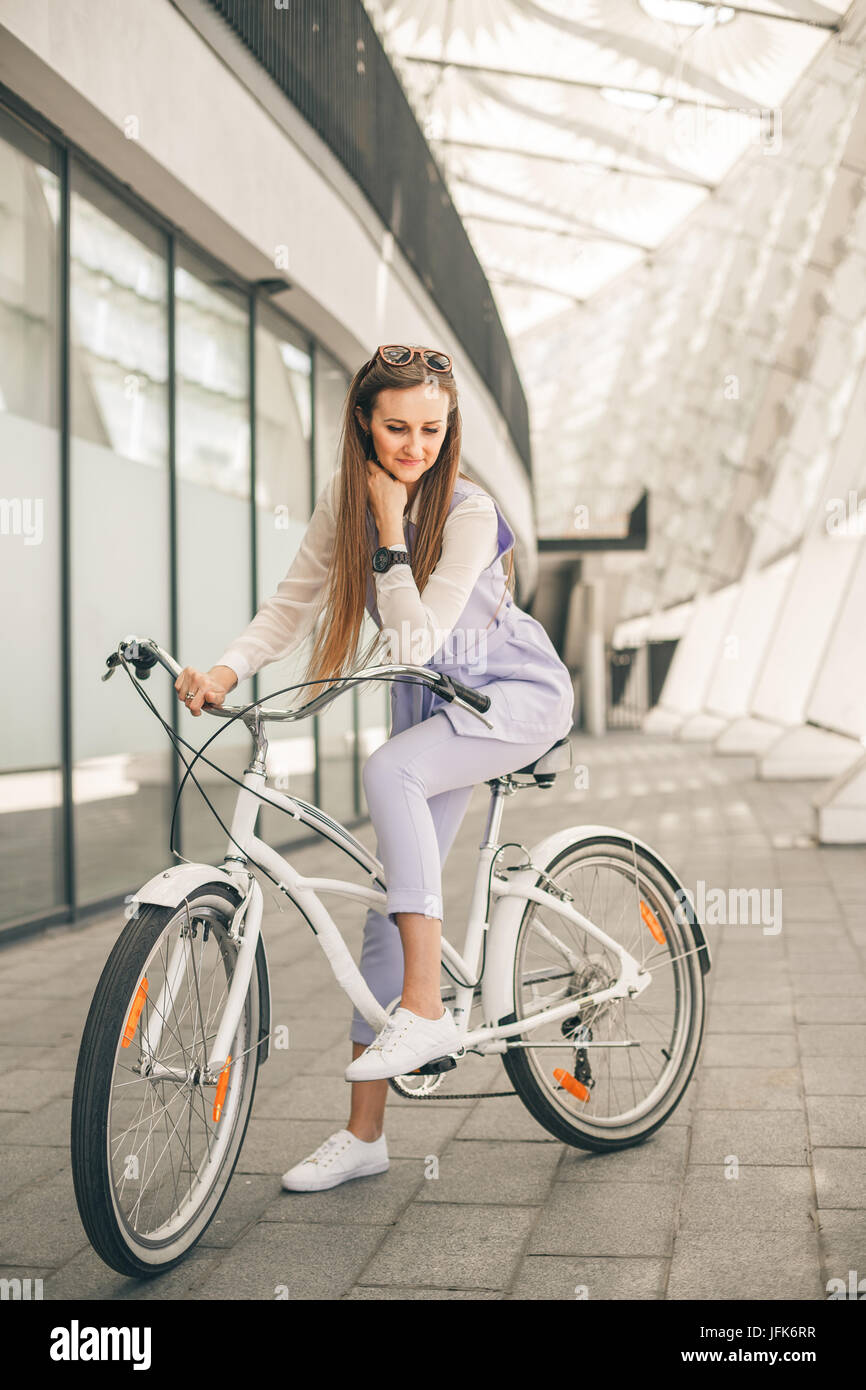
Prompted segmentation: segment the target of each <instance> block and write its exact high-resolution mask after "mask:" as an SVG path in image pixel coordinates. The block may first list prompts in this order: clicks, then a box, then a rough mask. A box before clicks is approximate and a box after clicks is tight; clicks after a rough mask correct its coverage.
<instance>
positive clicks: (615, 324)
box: [365, 0, 849, 561]
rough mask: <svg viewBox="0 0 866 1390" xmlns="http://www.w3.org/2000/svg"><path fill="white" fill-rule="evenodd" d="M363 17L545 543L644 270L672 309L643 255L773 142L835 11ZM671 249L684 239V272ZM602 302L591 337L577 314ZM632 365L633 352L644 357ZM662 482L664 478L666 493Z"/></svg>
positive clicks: (626, 476)
mask: <svg viewBox="0 0 866 1390" xmlns="http://www.w3.org/2000/svg"><path fill="white" fill-rule="evenodd" d="M365 5H366V9H367V11H368V13H369V15H370V18H371V20H372V22H373V24H374V25H375V27H376V29H377V32H378V33H379V36H380V38H381V40H382V42H383V44H384V47H385V49H386V51H387V53H388V56H389V58H390V60H391V62H392V64H393V66H394V68H395V70H396V71H397V73H398V75H399V77H400V80H401V82H402V83H403V85H404V88H405V90H406V93H407V96H408V98H409V101H410V103H411V105H412V107H413V110H414V111H415V114H416V116H417V118H418V120H419V123H420V125H421V127H422V129H423V130H424V132H425V135H426V137H427V139H428V141H429V144H430V147H431V149H432V151H433V154H434V156H435V158H436V159H437V162H438V163H439V166H440V168H441V170H442V172H443V176H444V177H445V179H446V182H447V184H448V186H449V189H450V192H451V195H452V198H453V201H454V204H455V206H456V208H457V211H458V213H459V214H460V216H461V218H462V219H463V221H464V224H465V226H466V230H467V233H468V235H469V237H470V239H471V241H472V243H473V246H474V248H475V251H476V254H477V256H478V259H479V261H480V263H481V265H482V267H483V269H484V271H485V274H486V275H487V278H488V280H489V282H490V284H491V286H492V289H493V292H494V294H495V297H496V303H497V307H498V309H499V313H500V316H501V318H502V322H503V324H504V326H505V329H506V332H507V334H508V336H509V339H510V341H511V344H512V349H513V351H514V355H515V360H516V362H517V366H518V370H519V371H520V374H521V377H522V380H523V385H524V389H525V391H526V394H527V399H528V402H529V410H530V422H531V428H532V439H533V455H534V469H535V481H536V501H537V506H538V520H539V532H540V534H542V535H544V534H553V533H556V532H557V531H559V532H560V533H561V527H562V524H563V523H562V518H563V516H565V517H566V518H567V517H568V516H569V515H570V514H571V512H572V510H573V507H574V503H575V501H576V500H577V499H579V496H580V489H581V487H584V488H585V487H586V486H590V485H592V486H596V485H597V484H598V483H599V481H600V480H599V479H598V477H597V476H593V474H592V473H591V472H588V470H590V469H591V468H592V467H593V464H595V467H596V469H597V462H596V461H594V460H592V459H589V460H588V459H587V458H586V457H585V455H584V454H582V452H581V441H582V440H584V439H585V438H586V433H587V430H588V429H590V428H592V429H597V428H598V425H597V417H598V416H599V415H600V414H602V413H603V412H605V411H609V407H610V397H609V390H610V384H611V382H612V381H613V380H614V379H615V375H616V371H617V363H618V362H619V360H620V348H621V344H622V341H623V337H624V335H628V334H629V333H633V332H634V331H635V330H634V324H635V323H636V322H639V321H640V316H641V314H642V312H644V308H642V306H644V301H645V297H646V293H647V285H648V284H649V283H650V281H649V279H648V278H647V277H648V276H649V275H650V273H651V272H652V270H653V267H654V266H655V267H656V269H657V271H658V274H657V275H656V276H655V278H654V279H653V280H652V294H653V297H654V304H653V315H654V318H653V322H654V325H655V326H656V327H657V326H658V324H659V323H660V322H663V321H664V318H665V313H666V305H665V302H664V300H663V299H661V297H660V296H661V293H662V292H663V293H664V294H665V295H666V296H667V297H668V300H669V304H670V311H669V312H670V314H671V316H673V314H675V313H678V312H680V305H679V302H678V294H679V293H680V289H679V285H678V279H677V275H676V273H674V272H672V270H671V267H670V266H664V265H662V261H661V259H660V258H659V253H660V251H661V249H662V248H663V247H664V246H665V245H666V243H669V242H670V241H671V239H672V238H675V237H676V236H677V234H678V233H680V232H681V230H682V227H683V224H685V223H687V221H688V219H689V218H690V216H691V215H692V214H694V213H695V212H696V210H698V209H700V208H701V207H702V205H704V204H708V203H709V204H711V200H713V199H714V196H715V190H716V189H718V188H719V185H721V184H722V182H723V181H724V179H725V176H726V175H727V174H728V172H729V171H730V170H732V168H733V166H735V165H736V164H737V163H738V161H740V160H741V158H742V156H743V155H744V154H745V153H746V152H747V151H749V149H750V148H752V149H757V148H760V147H763V148H764V150H765V151H766V150H768V149H770V148H772V145H773V142H774V141H780V135H781V130H780V122H779V115H780V108H781V106H782V104H783V103H784V102H785V99H786V98H787V97H788V95H789V94H790V93H791V91H792V89H793V88H794V87H795V85H796V84H797V82H798V80H799V79H800V78H801V77H802V76H803V74H804V73H805V72H806V70H807V69H808V68H809V67H810V65H811V64H812V63H813V61H814V60H815V59H816V58H817V57H818V56H819V54H820V53H821V51H822V49H824V47H825V46H826V45H827V44H828V43H829V42H830V41H831V40H832V39H833V37H834V35H835V34H836V33H838V32H839V31H840V30H841V28H842V25H843V15H844V12H845V11H846V10H847V9H848V8H849V6H848V4H847V3H841V2H840V0H828V2H827V3H815V2H814V0H789V2H788V3H785V4H781V3H774V0H743V2H742V3H737V4H730V5H722V4H710V3H698V0H365ZM780 162H781V161H774V160H769V159H767V160H764V161H763V163H764V165H765V166H770V165H773V164H776V165H778V164H779V163H780ZM693 220H694V219H693ZM689 254H690V251H689V242H688V239H686V240H685V241H684V242H683V252H682V255H683V257H684V258H685V261H684V265H683V267H682V269H683V270H684V271H688V272H689V273H691V270H692V268H691V267H690V266H689V265H688V256H689ZM695 254H696V255H697V254H704V253H703V252H701V253H698V252H696V253H695ZM693 282H694V276H692V283H693ZM614 290H616V291H617V293H616V294H613V293H612V292H613V291H614ZM602 291H605V293H604V295H603V297H602V299H603V303H604V305H605V312H604V317H603V323H602V329H603V331H602V332H601V333H600V334H597V333H596V329H597V328H598V322H597V319H596V316H595V315H594V313H593V312H592V303H591V301H592V299H593V297H598V296H599V295H600V292H602ZM600 302H601V301H600ZM588 327H591V332H592V341H588V340H587V328H588ZM572 343H575V344H578V343H579V344H580V347H579V348H577V347H572V346H571V344H572ZM546 344H547V346H545V345H546ZM563 344H568V349H567V350H566V351H563V350H562V345H563ZM651 352H652V346H651V344H648V351H647V354H646V355H645V362H646V363H647V364H649V363H650V357H651ZM648 382H649V378H648ZM635 389H636V390H637V391H638V392H639V391H640V389H641V384H640V383H635ZM647 389H649V387H648V386H647ZM577 397H579V400H578V399H577ZM564 405H565V408H564ZM610 427H611V430H613V429H615V427H616V421H615V419H612V420H611V426H610ZM596 458H597V456H596ZM606 481H609V482H610V483H611V484H613V483H615V484H616V485H617V487H618V488H620V490H621V491H622V494H623V496H624V497H629V496H635V495H637V491H638V490H639V486H638V485H639V484H640V485H642V480H641V479H640V478H639V477H638V476H636V473H635V469H634V467H633V466H631V465H630V464H626V463H623V464H622V466H621V467H620V469H619V473H618V474H616V476H611V477H610V478H609V479H607V480H606ZM678 486H679V484H678V483H677V479H676V478H674V479H672V480H671V488H672V489H673V491H672V494H671V495H672V497H674V494H675V492H676V487H678ZM707 491H708V493H711V492H712V484H711V481H710V483H709V485H708V489H707ZM566 524H567V523H566ZM706 549H707V546H706V544H705V546H704V550H706ZM697 559H698V561H699V560H700V547H698V552H697Z"/></svg>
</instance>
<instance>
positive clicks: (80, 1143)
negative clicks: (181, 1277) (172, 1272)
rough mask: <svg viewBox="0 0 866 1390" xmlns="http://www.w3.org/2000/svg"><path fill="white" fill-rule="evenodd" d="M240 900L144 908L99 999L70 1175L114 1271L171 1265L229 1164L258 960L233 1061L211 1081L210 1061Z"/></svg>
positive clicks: (88, 1033) (202, 891)
mask: <svg viewBox="0 0 866 1390" xmlns="http://www.w3.org/2000/svg"><path fill="white" fill-rule="evenodd" d="M238 901H239V898H238V896H237V895H235V894H233V893H232V892H231V890H230V889H228V888H226V886H225V885H224V884H219V883H212V884H206V885H204V886H202V887H200V888H198V889H196V890H195V892H193V893H191V894H190V895H189V896H188V897H187V900H186V904H184V905H181V906H180V907H178V908H175V907H156V906H148V907H146V908H144V909H143V910H141V911H140V913H139V914H138V915H137V916H136V917H134V918H132V919H131V920H130V921H129V922H128V923H127V925H126V926H125V927H124V929H123V931H122V933H121V935H120V936H119V938H118V940H117V942H116V944H115V946H114V948H113V950H112V952H111V955H110V956H109V958H108V961H107V962H106V965H105V968H104V970H103V972H102V975H101V977H100V980H99V983H98V985H97V987H96V991H95V993H94V996H93V1001H92V1003H91V1006H90V1011H89V1013H88V1016H87V1021H86V1023H85V1026H84V1033H83V1035H82V1039H81V1048H80V1051H79V1055H78V1064H77V1067H76V1072H75V1085H74V1089H73V1099H72V1134H71V1150H72V1177H73V1183H74V1186H75V1196H76V1200H77V1202H78V1210H79V1212H80V1214H81V1220H82V1222H83V1224H84V1229H85V1231H86V1232H87V1235H88V1238H89V1239H90V1241H91V1243H92V1245H93V1247H94V1249H95V1250H96V1252H97V1254H98V1255H99V1256H100V1257H101V1258H102V1259H103V1260H104V1261H105V1262H106V1264H108V1265H110V1266H111V1267H112V1269H116V1270H118V1271H119V1272H120V1273H121V1274H127V1275H132V1276H134V1277H139V1278H141V1277H144V1278H147V1277H151V1276H153V1275H155V1274H160V1273H162V1272H164V1271H165V1270H167V1269H170V1268H172V1267H173V1266H174V1265H176V1264H178V1263H179V1262H180V1260H182V1259H183V1257H184V1256H185V1255H186V1254H187V1252H188V1251H189V1250H190V1249H191V1248H192V1246H193V1245H195V1243H196V1241H198V1240H199V1239H200V1238H201V1236H202V1235H203V1234H204V1232H205V1230H206V1229H207V1227H208V1225H209V1224H210V1222H211V1221H212V1220H213V1218H214V1216H215V1214H216V1211H217V1208H218V1207H219V1204H220V1202H221V1201H222V1199H223V1197H224V1196H225V1193H226V1190H227V1188H228V1184H229V1181H230V1179H231V1176H232V1173H233V1171H234V1167H235V1164H236V1163H237V1159H238V1155H239V1153H240V1149H241V1144H242V1143H243V1138H244V1134H245V1133H246V1128H247V1123H248V1121H249V1116H250V1110H251V1108H252V1103H253V1096H254V1094H255V1087H256V1075H257V1071H258V1062H259V1051H260V1046H261V1043H260V1037H259V1032H260V1018H261V985H260V973H259V969H256V968H254V969H253V972H252V976H251V980H250V988H249V990H248V991H247V996H246V1000H245V1004H244V1008H243V1010H242V1012H241V1018H240V1022H239V1024H238V1028H237V1032H236V1034H235V1037H234V1040H233V1042H232V1047H231V1065H230V1067H229V1068H228V1069H227V1070H226V1071H225V1072H224V1073H223V1075H222V1076H221V1077H220V1082H219V1084H218V1085H214V1084H213V1083H212V1082H211V1081H209V1080H208V1079H207V1071H206V1069H207V1067H208V1065H209V1049H210V1048H211V1047H212V1045H213V1042H214V1041H215V1039H216V1034H217V1030H218V1027H219V1022H220V1018H221V1015H222V1010H223V1008H224V1006H225V1002H226V998H227V996H228V992H229V988H230V986H231V982H232V978H233V972H234V967H235V963H236V960H237V952H238V949H239V948H238V945H237V944H236V943H235V942H234V941H232V940H231V938H230V936H229V929H230V926H231V922H232V918H233V916H234V912H235V908H236V907H237V904H238ZM187 904H188V909H187ZM175 948H177V955H175V954H174V953H175ZM261 956H262V952H261V951H260V952H259V961H261Z"/></svg>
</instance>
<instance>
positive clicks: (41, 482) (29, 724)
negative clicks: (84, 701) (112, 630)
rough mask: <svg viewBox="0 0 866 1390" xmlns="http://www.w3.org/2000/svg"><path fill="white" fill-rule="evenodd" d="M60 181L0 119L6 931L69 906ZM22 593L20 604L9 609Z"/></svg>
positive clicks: (23, 136)
mask: <svg viewBox="0 0 866 1390" xmlns="http://www.w3.org/2000/svg"><path fill="white" fill-rule="evenodd" d="M13 135H14V137H15V138H14V141H13V138H12V137H13ZM59 171H60V161H59V158H58V155H57V152H56V151H55V150H54V149H53V148H52V147H51V146H50V145H49V144H48V142H47V141H44V140H40V139H39V138H38V137H37V136H36V135H35V134H34V133H33V132H32V131H31V130H30V129H29V128H23V127H22V128H20V130H19V128H18V126H17V123H13V122H12V121H11V120H10V119H8V118H7V117H6V116H5V115H4V113H3V112H2V111H0V189H2V194H0V203H2V216H0V527H2V542H3V543H2V545H0V595H2V623H3V646H4V649H5V656H6V670H7V673H8V676H11V673H12V672H13V671H16V672H18V673H20V675H21V676H22V678H23V680H22V682H21V686H19V689H22V687H23V686H24V685H26V687H27V694H26V699H25V698H19V699H17V700H14V699H9V698H7V700H6V701H5V703H4V709H3V719H2V721H0V827H2V833H0V865H2V875H3V879H2V881H3V888H4V891H3V895H2V904H0V912H2V914H3V917H4V918H6V919H7V920H14V921H26V920H27V919H29V918H31V917H38V916H39V915H40V914H42V913H46V912H50V911H51V910H52V909H56V908H58V907H59V906H61V905H62V904H63V903H64V901H65V899H66V896H67V887H66V880H67V863H66V860H65V854H66V843H65V841H66V836H65V833H64V813H63V812H64V808H63V762H64V733H63V716H62V710H63V701H62V695H63V680H62V673H61V669H60V661H59V654H60V650H61V605H60V594H61V588H62V574H61V525H62V523H61V513H62V507H61V492H62V488H61V465H60V392H59V341H60V326H59V313H60V286H59V276H58V269H59V253H58V214H59V206H60V178H59ZM20 594H27V595H28V596H29V601H28V603H26V604H25V603H20V602H16V601H13V600H14V596H15V595H20ZM8 676H7V695H8V694H11V690H10V687H11V681H9V680H8ZM22 694H23V689H22ZM28 865H31V866H35V865H38V866H39V871H38V872H36V871H35V867H31V868H28Z"/></svg>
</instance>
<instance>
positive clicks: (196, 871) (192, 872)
mask: <svg viewBox="0 0 866 1390" xmlns="http://www.w3.org/2000/svg"><path fill="white" fill-rule="evenodd" d="M206 883H220V884H223V885H224V886H225V887H226V888H231V889H232V891H233V892H234V893H235V894H237V899H238V902H240V901H241V899H242V898H243V892H242V891H241V889H240V888H239V887H238V885H237V884H236V883H235V881H234V879H233V878H229V876H228V874H227V873H226V872H225V870H224V869H215V868H214V867H213V865H212V864H172V866H171V868H170V869H163V870H162V871H161V872H160V873H158V874H154V876H153V878H149V879H148V880H147V883H144V884H142V886H141V888H139V890H138V892H137V893H131V894H130V895H129V896H128V897H127V898H126V899H125V901H126V902H127V903H153V904H155V905H156V906H157V907H179V906H180V904H181V903H182V902H183V900H184V898H185V897H187V896H188V895H189V894H190V893H192V892H193V891H194V890H195V889H196V888H203V887H204V885H205V884H206ZM128 915H129V916H130V917H131V916H132V913H131V912H130V913H129V914H128Z"/></svg>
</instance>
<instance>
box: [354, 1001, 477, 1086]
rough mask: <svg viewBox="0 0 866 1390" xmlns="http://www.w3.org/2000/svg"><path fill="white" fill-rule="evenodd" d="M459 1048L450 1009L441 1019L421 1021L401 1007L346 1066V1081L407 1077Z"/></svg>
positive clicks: (408, 1010) (457, 1034)
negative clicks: (417, 1068)
mask: <svg viewBox="0 0 866 1390" xmlns="http://www.w3.org/2000/svg"><path fill="white" fill-rule="evenodd" d="M461 1048H462V1043H461V1042H460V1032H459V1030H458V1028H457V1024H456V1023H455V1022H454V1017H453V1015H452V1013H451V1010H450V1009H446V1010H445V1012H444V1014H443V1015H442V1017H441V1018H422V1017H421V1015H420V1014H413V1013H412V1011H411V1009H404V1008H403V1007H402V1006H401V1007H400V1008H399V1009H395V1010H394V1013H393V1014H392V1015H391V1017H390V1018H389V1019H388V1022H387V1023H386V1024H385V1026H384V1028H382V1030H381V1032H379V1033H378V1034H377V1036H376V1037H375V1038H374V1039H373V1041H372V1042H371V1043H370V1046H369V1047H368V1048H367V1050H366V1051H365V1052H362V1053H361V1055H360V1057H356V1058H355V1060H354V1062H350V1063H349V1065H348V1066H347V1068H346V1071H345V1076H346V1080H347V1081H381V1080H384V1079H385V1078H386V1077H389V1076H407V1075H408V1074H409V1072H412V1071H414V1070H415V1068H416V1067H423V1066H424V1064H425V1062H432V1061H433V1060H434V1059H435V1058H437V1057H444V1056H446V1055H447V1054H448V1053H450V1052H459V1051H460V1050H461Z"/></svg>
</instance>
